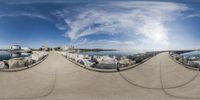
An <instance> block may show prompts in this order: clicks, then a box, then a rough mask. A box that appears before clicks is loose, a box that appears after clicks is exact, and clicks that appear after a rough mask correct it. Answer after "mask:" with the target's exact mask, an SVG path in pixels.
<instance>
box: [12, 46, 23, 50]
mask: <svg viewBox="0 0 200 100" xmlns="http://www.w3.org/2000/svg"><path fill="white" fill-rule="evenodd" d="M10 49H11V50H21V46H20V45H12V46H11V47H10Z"/></svg>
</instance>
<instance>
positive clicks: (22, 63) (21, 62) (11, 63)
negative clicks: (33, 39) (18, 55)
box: [8, 59, 25, 69]
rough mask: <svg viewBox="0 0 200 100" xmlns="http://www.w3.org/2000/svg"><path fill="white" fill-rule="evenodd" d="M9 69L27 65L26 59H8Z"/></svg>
mask: <svg viewBox="0 0 200 100" xmlns="http://www.w3.org/2000/svg"><path fill="white" fill-rule="evenodd" d="M8 65H9V69H12V68H20V67H24V66H25V61H24V60H23V59H10V60H8Z"/></svg>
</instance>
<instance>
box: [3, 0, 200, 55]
mask: <svg viewBox="0 0 200 100" xmlns="http://www.w3.org/2000/svg"><path fill="white" fill-rule="evenodd" d="M199 26H200V2H173V1H166V0H165V1H109V2H106V1H102V2H98V1H92V2H90V1H88V2H81V1H76V2H72V1H71V2H70V1H59V0H58V1H48V0H36V1H27V0H26V1H23V0H20V1H1V3H0V48H6V47H9V46H10V45H13V44H19V45H22V46H24V47H30V48H39V47H41V46H42V45H43V44H48V46H49V47H56V46H65V45H66V46H69V45H74V46H75V47H78V48H105V49H119V50H143V51H144V50H146V51H148V50H169V49H170V50H171V49H200V39H199V38H200V33H199V30H200V28H199Z"/></svg>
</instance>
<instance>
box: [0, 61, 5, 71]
mask: <svg viewBox="0 0 200 100" xmlns="http://www.w3.org/2000/svg"><path fill="white" fill-rule="evenodd" d="M5 67H6V64H5V63H4V62H3V61H0V69H3V68H5Z"/></svg>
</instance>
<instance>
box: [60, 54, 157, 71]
mask: <svg viewBox="0 0 200 100" xmlns="http://www.w3.org/2000/svg"><path fill="white" fill-rule="evenodd" d="M58 53H59V54H61V55H63V56H65V57H66V58H67V59H69V60H71V61H73V62H75V63H79V64H81V65H83V66H84V67H86V68H98V69H116V68H123V67H128V66H131V65H134V64H137V63H139V62H141V61H143V60H144V59H146V58H149V57H152V56H154V53H145V54H137V55H134V56H122V57H115V56H113V57H110V56H97V55H94V56H89V55H81V54H76V53H68V52H58Z"/></svg>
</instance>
